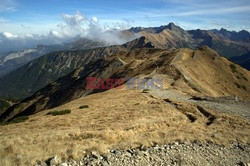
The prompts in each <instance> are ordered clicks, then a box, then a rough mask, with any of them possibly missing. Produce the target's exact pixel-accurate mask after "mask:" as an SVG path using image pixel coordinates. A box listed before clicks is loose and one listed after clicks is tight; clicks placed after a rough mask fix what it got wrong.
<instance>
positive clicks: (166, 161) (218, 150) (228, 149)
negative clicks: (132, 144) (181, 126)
mask: <svg viewBox="0 0 250 166" xmlns="http://www.w3.org/2000/svg"><path fill="white" fill-rule="evenodd" d="M37 165H60V166H82V165H101V166H108V165H115V166H123V165H133V166H137V165H138V166H146V165H155V166H158V165H159V166H162V165H213V166H214V165H227V166H230V165H242V166H249V165H250V145H242V144H238V143H232V144H230V145H229V146H225V147H224V146H220V145H216V144H201V143H199V142H195V143H178V142H176V143H174V144H167V145H163V146H158V145H155V146H153V147H149V148H146V147H143V146H142V147H140V148H136V149H129V150H126V151H124V150H116V149H112V150H110V153H108V154H105V155H100V154H98V153H97V152H91V153H90V154H89V155H86V157H84V158H83V159H81V160H69V161H64V162H63V163H58V161H57V157H54V158H51V159H49V160H48V161H47V162H46V163H45V162H40V161H39V162H38V163H37Z"/></svg>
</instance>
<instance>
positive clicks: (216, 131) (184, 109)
mask: <svg viewBox="0 0 250 166" xmlns="http://www.w3.org/2000/svg"><path fill="white" fill-rule="evenodd" d="M81 105H88V106H89V108H87V109H79V107H80V106H81ZM178 105H179V106H178V107H177V108H175V107H174V106H173V105H171V104H169V103H166V102H164V101H163V100H161V99H156V98H152V97H150V96H147V95H145V94H143V93H141V91H139V90H116V89H113V90H109V91H106V92H103V93H98V94H94V95H90V96H87V97H85V98H81V99H78V100H75V101H72V102H70V103H68V104H65V105H62V106H60V107H57V108H55V109H53V110H64V109H70V110H72V112H71V114H68V115H63V116H47V115H46V114H47V113H48V112H49V111H51V110H46V111H43V112H40V113H37V114H35V115H33V116H30V119H29V120H28V121H27V122H24V123H20V124H12V125H7V126H1V127H0V160H1V161H0V165H16V164H17V165H30V164H34V163H35V161H36V159H38V160H46V159H48V158H49V157H52V156H55V155H58V156H60V157H61V158H62V160H63V159H67V158H80V157H82V156H83V155H85V154H86V153H88V152H89V151H93V150H95V151H100V152H102V153H105V152H107V151H108V149H111V148H129V147H137V146H140V145H146V146H150V145H153V144H155V143H158V144H163V143H169V142H174V141H194V140H199V141H202V142H214V143H217V144H227V143H229V142H230V141H238V142H242V143H250V124H249V123H248V122H246V121H244V120H243V119H241V118H239V117H236V116H233V115H226V114H222V113H218V112H215V111H212V110H209V112H210V113H211V114H213V115H215V116H216V120H215V121H214V123H213V124H211V125H210V126H207V125H206V122H207V120H208V119H207V118H206V117H205V116H203V115H202V114H201V113H200V112H199V111H198V110H197V108H196V106H194V105H192V104H189V103H178ZM187 113H188V114H192V115H193V116H195V117H196V118H197V120H196V121H195V122H193V123H191V122H190V120H189V119H188V118H187V116H186V115H185V114H187Z"/></svg>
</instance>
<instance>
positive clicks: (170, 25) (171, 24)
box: [166, 22, 178, 29]
mask: <svg viewBox="0 0 250 166" xmlns="http://www.w3.org/2000/svg"><path fill="white" fill-rule="evenodd" d="M166 27H167V28H169V29H173V28H177V27H178V26H176V25H175V24H174V23H173V22H170V23H169V24H168V25H167V26H166Z"/></svg>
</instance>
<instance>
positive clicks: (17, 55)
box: [0, 39, 105, 77]
mask: <svg viewBox="0 0 250 166" xmlns="http://www.w3.org/2000/svg"><path fill="white" fill-rule="evenodd" d="M103 46H105V43H103V42H98V41H92V40H88V39H78V40H76V41H74V42H70V43H64V44H59V45H38V46H36V47H35V48H30V49H24V50H21V51H17V52H9V53H5V54H3V55H2V56H0V77H1V76H3V75H5V74H7V73H10V72H11V71H14V70H15V69H17V68H19V67H21V66H23V65H24V64H26V63H28V62H30V61H32V60H34V59H36V58H39V57H41V56H43V55H46V54H48V53H51V52H55V51H62V50H65V51H66V50H83V49H90V48H97V47H103Z"/></svg>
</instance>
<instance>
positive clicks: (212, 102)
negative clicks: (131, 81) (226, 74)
mask: <svg viewBox="0 0 250 166" xmlns="http://www.w3.org/2000/svg"><path fill="white" fill-rule="evenodd" d="M147 92H148V93H149V94H151V95H153V96H156V97H158V98H162V99H175V100H177V101H183V102H192V103H195V104H197V105H200V106H203V107H206V108H210V109H213V110H216V111H220V112H223V113H231V114H236V115H239V116H241V117H243V118H245V119H246V120H248V121H250V101H245V100H239V99H237V100H236V99H235V97H217V98H215V97H202V98H200V97H193V96H188V95H185V94H183V93H180V92H178V91H176V90H172V89H171V90H149V91H147Z"/></svg>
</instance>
